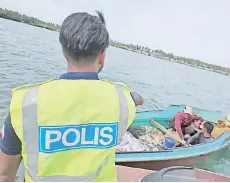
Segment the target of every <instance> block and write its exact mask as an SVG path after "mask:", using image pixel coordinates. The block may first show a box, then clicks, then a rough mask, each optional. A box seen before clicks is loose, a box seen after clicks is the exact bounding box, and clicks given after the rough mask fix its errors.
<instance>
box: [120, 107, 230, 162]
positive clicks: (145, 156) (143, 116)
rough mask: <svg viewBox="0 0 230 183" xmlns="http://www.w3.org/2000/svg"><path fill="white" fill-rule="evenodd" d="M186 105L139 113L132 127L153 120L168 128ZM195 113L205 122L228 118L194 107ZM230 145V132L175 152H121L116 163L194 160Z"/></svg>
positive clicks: (177, 149) (216, 112) (149, 123)
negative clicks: (193, 158)
mask: <svg viewBox="0 0 230 183" xmlns="http://www.w3.org/2000/svg"><path fill="white" fill-rule="evenodd" d="M184 107H185V105H170V106H169V107H167V108H166V109H165V110H152V111H144V112H137V113H136V117H135V120H134V122H133V124H132V125H131V126H144V125H149V126H152V127H154V128H155V126H153V125H152V124H151V120H152V119H154V120H155V121H157V122H159V123H160V124H161V125H162V126H164V127H168V122H169V121H170V120H171V119H172V118H173V117H174V116H175V115H176V113H177V112H180V111H183V109H184ZM192 109H193V112H194V113H195V114H197V115H199V116H201V117H203V118H204V119H205V120H209V121H216V120H220V119H222V120H224V119H226V117H225V116H224V115H223V114H222V113H221V112H219V111H209V110H205V109H199V108H196V107H192ZM229 144H230V132H225V133H223V134H222V135H220V136H219V137H218V138H216V139H214V140H213V141H211V142H208V143H205V144H198V145H193V146H187V147H178V148H175V149H173V150H164V151H155V152H120V153H116V162H117V163H118V162H140V161H160V160H169V159H170V160H172V159H181V158H192V157H196V156H202V155H207V154H209V153H212V152H215V151H219V150H220V149H223V148H225V147H226V146H228V145H229Z"/></svg>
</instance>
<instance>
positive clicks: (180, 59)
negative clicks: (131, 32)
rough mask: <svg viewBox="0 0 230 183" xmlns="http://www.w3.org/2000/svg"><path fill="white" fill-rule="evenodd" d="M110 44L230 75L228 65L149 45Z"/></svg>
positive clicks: (113, 42)
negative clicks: (183, 55)
mask: <svg viewBox="0 0 230 183" xmlns="http://www.w3.org/2000/svg"><path fill="white" fill-rule="evenodd" d="M110 45H111V46H113V47H116V48H120V49H124V50H127V51H132V52H135V53H139V54H142V55H147V56H150V57H154V58H159V59H163V60H167V61H170V62H174V63H178V64H184V65H187V66H190V67H195V68H198V69H202V70H207V71H211V72H215V73H219V74H222V75H226V76H230V68H228V67H222V66H218V65H214V64H208V63H206V62H202V61H200V60H195V59H191V58H186V57H180V56H175V55H173V54H172V53H165V52H164V51H162V50H151V49H149V48H148V47H142V46H138V45H132V44H123V43H120V42H116V41H111V42H110Z"/></svg>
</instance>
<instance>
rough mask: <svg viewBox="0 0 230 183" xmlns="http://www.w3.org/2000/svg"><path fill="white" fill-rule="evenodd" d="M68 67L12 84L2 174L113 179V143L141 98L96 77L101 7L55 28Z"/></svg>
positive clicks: (102, 37) (104, 41)
mask: <svg viewBox="0 0 230 183" xmlns="http://www.w3.org/2000/svg"><path fill="white" fill-rule="evenodd" d="M59 40H60V43H61V46H62V50H63V55H64V57H65V58H66V60H67V68H68V69H67V71H68V72H67V73H65V74H62V75H61V76H60V78H59V79H51V80H49V81H46V82H42V83H38V84H31V85H26V86H22V87H18V88H15V89H13V90H12V100H11V104H10V113H9V115H8V117H7V119H6V122H5V124H4V126H5V127H4V137H3V139H2V145H1V150H2V152H1V153H0V181H14V178H15V174H16V171H17V168H18V166H19V163H20V161H21V159H22V158H23V160H24V168H25V181H36V182H39V181H43V182H45V181H52V182H57V181H65V182H78V181H81V182H82V181H116V180H117V176H116V168H115V147H116V145H117V144H118V143H119V141H120V140H121V137H122V135H123V134H124V133H125V131H126V130H127V128H128V126H129V125H130V124H131V123H132V121H133V120H134V117H135V113H136V107H135V105H139V104H142V103H143V100H142V98H141V97H140V96H139V95H138V94H137V93H132V92H131V91H130V89H129V88H128V87H127V86H126V85H125V84H123V83H113V82H110V81H106V80H99V78H98V73H99V72H100V71H101V70H102V68H103V65H104V59H105V54H106V49H107V47H108V46H109V34H108V31H107V29H106V26H105V20H104V17H103V15H102V14H101V13H99V12H98V16H92V15H89V14H88V13H74V14H71V15H70V16H68V17H67V18H66V19H65V20H64V22H63V24H62V26H61V30H60V36H59Z"/></svg>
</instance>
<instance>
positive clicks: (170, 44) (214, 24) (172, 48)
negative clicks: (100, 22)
mask: <svg viewBox="0 0 230 183" xmlns="http://www.w3.org/2000/svg"><path fill="white" fill-rule="evenodd" d="M0 6H1V7H4V8H8V9H12V10H16V11H19V12H21V13H25V14H28V15H30V16H34V17H37V18H40V19H42V20H45V21H50V22H55V23H58V24H61V23H62V21H63V20H64V18H65V17H66V16H68V15H69V14H70V13H73V12H79V11H87V12H88V13H94V10H101V11H103V13H104V15H105V18H106V21H107V27H108V30H109V32H110V35H111V38H112V39H114V40H118V41H120V42H123V43H133V44H141V45H143V46H148V47H150V48H154V49H162V50H164V51H166V52H172V53H174V54H175V55H179V56H187V57H193V58H197V59H201V60H203V61H205V62H209V63H214V64H218V65H223V66H228V67H230V59H229V55H230V54H229V49H230V1H229V0H186V1H185V0H141V1H140V0H132V1H131V0H113V1H112V0H0Z"/></svg>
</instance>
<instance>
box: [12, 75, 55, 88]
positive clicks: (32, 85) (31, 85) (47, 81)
mask: <svg viewBox="0 0 230 183" xmlns="http://www.w3.org/2000/svg"><path fill="white" fill-rule="evenodd" d="M54 80H55V78H52V79H49V80H46V81H43V82H40V83H33V84H26V85H22V86H18V87H16V88H13V90H12V91H17V90H23V89H27V88H33V87H36V86H40V85H43V84H46V83H49V82H51V81H54Z"/></svg>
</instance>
